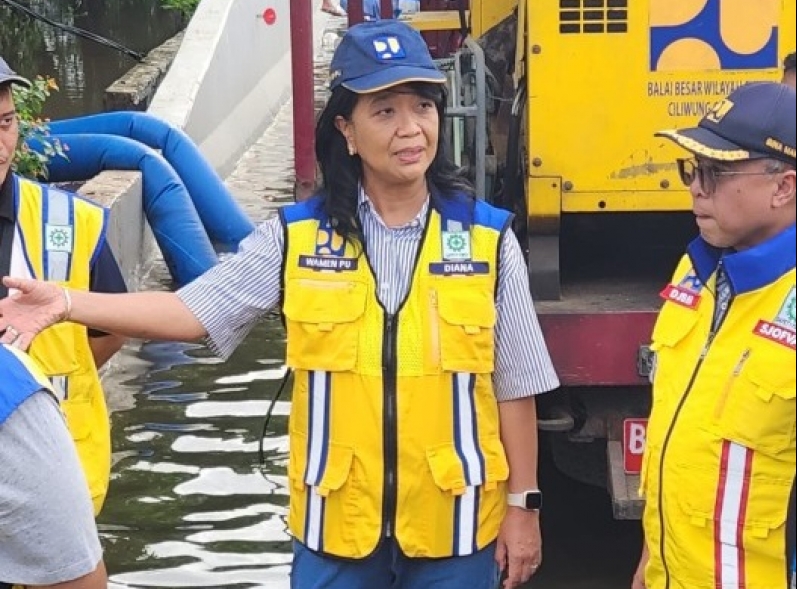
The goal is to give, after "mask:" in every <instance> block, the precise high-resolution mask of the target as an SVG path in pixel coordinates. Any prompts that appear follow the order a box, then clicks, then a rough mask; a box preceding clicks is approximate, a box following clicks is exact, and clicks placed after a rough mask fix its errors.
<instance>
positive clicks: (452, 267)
mask: <svg viewBox="0 0 797 589" xmlns="http://www.w3.org/2000/svg"><path fill="white" fill-rule="evenodd" d="M429 272H430V273H431V274H437V275H444V276H452V275H459V276H463V275H465V276H467V275H470V274H489V273H490V262H432V263H431V264H429Z"/></svg>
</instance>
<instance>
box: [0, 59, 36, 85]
mask: <svg viewBox="0 0 797 589" xmlns="http://www.w3.org/2000/svg"><path fill="white" fill-rule="evenodd" d="M7 82H11V83H13V84H19V85H20V86H25V87H26V88H30V82H29V81H28V80H27V79H25V78H23V77H22V76H20V75H18V74H17V72H15V71H14V70H12V69H11V68H10V67H9V65H8V64H7V63H6V60H5V59H3V58H2V57H0V85H2V84H5V83H7Z"/></svg>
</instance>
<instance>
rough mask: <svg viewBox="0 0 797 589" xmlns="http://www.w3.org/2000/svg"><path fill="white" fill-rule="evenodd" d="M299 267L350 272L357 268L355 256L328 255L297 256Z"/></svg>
mask: <svg viewBox="0 0 797 589" xmlns="http://www.w3.org/2000/svg"><path fill="white" fill-rule="evenodd" d="M299 267H301V268H310V269H312V270H334V271H335V272H352V271H354V270H356V269H357V258H334V257H329V256H299Z"/></svg>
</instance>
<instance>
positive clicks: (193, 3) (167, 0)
mask: <svg viewBox="0 0 797 589" xmlns="http://www.w3.org/2000/svg"><path fill="white" fill-rule="evenodd" d="M161 6H163V7H164V8H166V9H168V10H178V11H179V12H180V14H182V15H183V18H184V19H185V20H188V19H190V18H191V17H192V16H193V15H194V11H196V7H197V6H199V0H161Z"/></svg>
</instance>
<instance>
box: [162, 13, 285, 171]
mask: <svg viewBox="0 0 797 589" xmlns="http://www.w3.org/2000/svg"><path fill="white" fill-rule="evenodd" d="M265 9H271V10H273V11H274V14H275V16H276V19H275V21H274V23H273V24H270V25H269V24H267V23H266V22H265V20H264V19H263V18H262V15H263V11H264V10H265ZM290 79H291V60H290V0H265V1H264V0H202V2H201V3H200V5H199V8H198V9H197V11H196V13H195V14H194V16H193V18H192V19H191V22H190V23H189V25H188V28H187V29H186V31H185V35H184V37H183V41H182V45H181V47H180V50H179V52H178V54H177V56H176V58H175V60H174V63H173V64H172V67H171V69H170V70H169V73H168V74H167V75H166V77H165V79H164V80H163V82H162V83H161V85H160V87H159V88H158V91H157V93H156V95H155V97H154V99H153V101H152V104H151V105H150V107H149V109H148V110H149V112H150V113H152V114H155V115H157V116H160V117H161V118H163V119H165V120H166V121H168V122H170V123H172V124H173V125H175V126H177V127H180V128H181V129H183V130H184V131H185V132H186V133H188V135H189V136H190V137H191V138H192V139H194V141H196V143H197V144H198V145H199V147H200V149H201V151H202V153H203V154H204V155H205V157H206V158H207V159H208V161H209V162H210V163H211V165H213V167H214V168H215V169H216V170H217V171H218V172H219V173H220V174H221V175H222V176H226V175H227V174H228V173H229V172H230V171H231V170H232V167H233V165H234V164H235V162H236V160H237V159H238V157H239V156H240V155H241V154H242V153H243V151H244V150H245V149H246V148H247V147H248V146H249V145H251V144H252V142H253V141H254V140H255V139H256V138H257V137H259V136H260V135H261V134H262V132H263V130H264V129H265V127H266V126H267V125H268V124H269V123H270V122H271V121H272V120H273V119H274V116H275V114H276V113H277V110H278V109H279V107H280V106H282V105H283V104H284V103H285V101H286V100H287V99H288V97H289V96H290V91H291V84H290Z"/></svg>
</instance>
